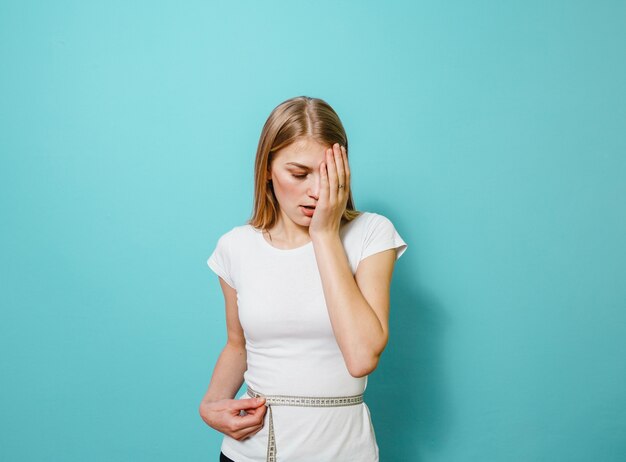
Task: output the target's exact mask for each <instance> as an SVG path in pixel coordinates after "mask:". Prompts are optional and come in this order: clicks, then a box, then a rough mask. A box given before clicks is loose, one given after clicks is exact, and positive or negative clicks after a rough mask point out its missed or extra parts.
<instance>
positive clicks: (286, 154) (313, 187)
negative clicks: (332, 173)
mask: <svg viewBox="0 0 626 462" xmlns="http://www.w3.org/2000/svg"><path fill="white" fill-rule="evenodd" d="M326 149H328V146H325V145H322V144H319V143H318V142H317V141H315V140H314V139H312V138H300V139H299V140H297V141H295V142H293V143H292V144H290V145H289V146H286V147H284V148H282V149H280V150H278V151H276V152H275V153H274V159H273V160H272V163H271V165H270V171H269V176H268V178H269V179H271V180H272V184H273V185H274V194H275V195H276V199H277V200H278V204H279V206H280V213H281V216H282V219H285V220H291V221H293V222H294V223H296V224H298V225H300V226H309V224H310V222H311V217H312V216H313V211H314V209H313V208H309V209H307V208H305V206H311V207H315V205H317V200H318V199H319V190H320V165H321V164H322V162H323V161H324V159H325V151H326Z"/></svg>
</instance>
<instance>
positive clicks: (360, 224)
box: [344, 212, 393, 232]
mask: <svg viewBox="0 0 626 462" xmlns="http://www.w3.org/2000/svg"><path fill="white" fill-rule="evenodd" d="M380 226H393V223H391V220H389V218H387V217H386V216H384V215H381V214H380V213H376V212H361V214H360V215H359V216H358V217H356V218H354V219H353V220H352V221H349V222H347V223H345V224H344V228H347V229H354V230H360V231H365V232H367V231H368V230H371V229H373V228H377V227H380Z"/></svg>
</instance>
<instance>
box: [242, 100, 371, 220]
mask: <svg viewBox="0 0 626 462" xmlns="http://www.w3.org/2000/svg"><path fill="white" fill-rule="evenodd" d="M304 137H309V138H312V139H314V140H315V141H317V142H318V143H320V144H323V145H327V146H332V145H333V144H335V143H339V144H340V145H343V146H345V148H346V155H347V154H348V137H347V136H346V131H345V130H344V128H343V125H342V123H341V120H339V116H338V115H337V113H336V112H335V111H334V110H333V108H332V107H330V105H329V104H328V103H327V102H326V101H324V100H321V99H319V98H310V97H308V96H298V97H295V98H291V99H288V100H287V101H283V102H282V103H280V104H279V105H278V106H276V107H275V108H274V110H273V111H272V113H271V114H270V115H269V117H268V118H267V120H266V121H265V125H264V126H263V130H262V131H261V137H260V138H259V145H258V147H257V151H256V160H255V162H254V209H253V211H252V218H250V220H248V223H249V224H250V225H252V226H253V227H255V228H257V229H262V230H267V229H269V228H271V227H272V226H274V224H275V223H276V221H277V220H278V209H279V204H278V201H277V200H276V196H275V195H274V190H273V186H272V183H271V182H268V178H267V177H268V170H269V165H270V163H271V155H272V153H274V152H276V151H278V150H279V149H282V148H285V147H287V146H289V145H290V144H292V143H293V142H295V141H297V140H298V139H300V138H304ZM360 214H361V212H359V211H358V210H356V209H355V208H354V202H353V200H352V191H351V190H350V192H349V196H348V203H347V204H346V209H345V210H344V212H343V216H342V220H345V221H351V220H353V219H354V218H356V217H358V216H359V215H360Z"/></svg>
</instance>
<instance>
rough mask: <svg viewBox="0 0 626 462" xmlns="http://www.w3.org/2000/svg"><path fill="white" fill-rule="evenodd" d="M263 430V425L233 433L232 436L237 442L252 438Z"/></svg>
mask: <svg viewBox="0 0 626 462" xmlns="http://www.w3.org/2000/svg"><path fill="white" fill-rule="evenodd" d="M262 428H263V424H261V425H256V426H254V427H248V428H245V429H243V430H239V431H236V432H233V433H231V434H230V436H231V437H233V438H235V439H236V440H239V441H241V440H243V439H246V438H250V437H251V436H252V435H254V434H256V433H258V432H259V431H261V429H262Z"/></svg>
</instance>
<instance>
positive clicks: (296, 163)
mask: <svg viewBox="0 0 626 462" xmlns="http://www.w3.org/2000/svg"><path fill="white" fill-rule="evenodd" d="M285 165H293V166H295V167H300V168H303V169H305V170H313V169H312V168H310V167H307V166H306V165H302V164H299V163H298V162H287V163H286V164H285Z"/></svg>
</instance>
